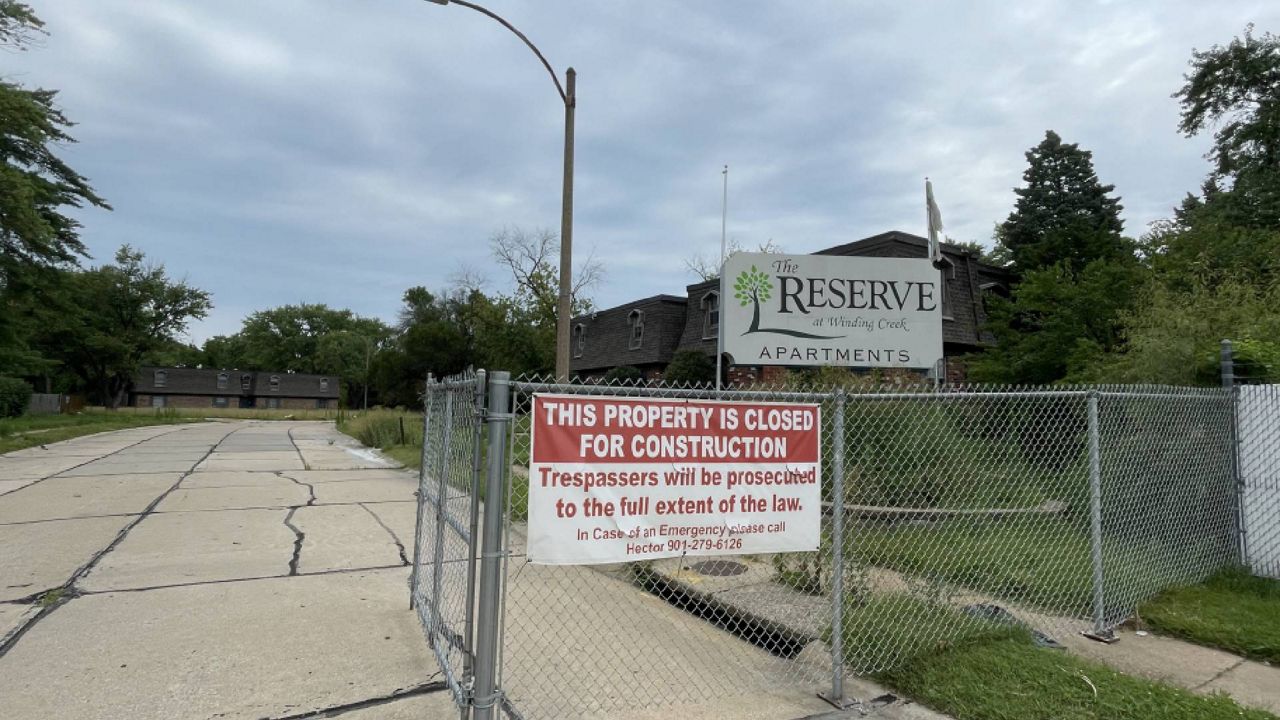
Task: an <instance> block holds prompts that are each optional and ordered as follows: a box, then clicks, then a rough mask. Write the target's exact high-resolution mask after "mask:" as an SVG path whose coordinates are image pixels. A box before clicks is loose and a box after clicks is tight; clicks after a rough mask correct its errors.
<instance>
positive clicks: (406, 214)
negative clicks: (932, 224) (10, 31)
mask: <svg viewBox="0 0 1280 720" xmlns="http://www.w3.org/2000/svg"><path fill="white" fill-rule="evenodd" d="M491 7H493V9H495V10H496V11H498V12H500V13H502V14H503V15H504V16H506V17H507V18H509V19H510V20H511V21H512V22H513V23H515V24H516V25H517V26H518V27H520V28H521V29H522V30H524V31H525V32H526V33H527V34H528V35H529V37H530V38H532V39H533V40H534V41H535V42H536V43H538V45H539V46H540V47H541V48H542V49H543V51H544V52H545V53H546V54H547V56H548V58H549V59H550V61H551V62H552V63H553V65H554V66H555V67H557V68H559V69H561V70H562V69H563V68H565V67H567V66H568V65H570V64H572V65H574V66H575V67H576V68H577V70H578V72H579V95H580V100H579V109H578V131H579V134H578V144H577V185H576V213H575V240H576V245H577V247H578V248H579V249H580V253H582V254H585V253H586V252H588V251H589V250H590V249H592V248H594V250H595V252H596V254H597V256H598V257H600V258H601V259H602V260H603V261H604V263H605V266H606V270H607V273H608V278H607V282H606V284H605V285H604V286H603V287H601V288H599V289H598V291H597V293H596V298H597V301H598V302H599V303H600V304H602V305H604V306H608V305H610V304H615V303H618V302H623V301H625V300H627V299H629V298H633V297H638V296H642V295H647V294H653V293H658V292H677V291H679V290H680V289H681V288H682V287H683V285H684V284H685V283H686V282H688V281H689V280H690V277H689V276H688V274H687V273H686V272H685V271H684V268H683V264H682V263H681V258H683V257H685V256H688V255H690V254H692V253H693V252H695V251H697V250H698V249H702V250H703V251H704V252H708V253H710V252H713V251H714V250H715V249H716V248H717V247H718V242H719V229H720V228H719V219H720V168H721V166H722V165H723V164H725V163H728V164H729V165H730V166H731V170H730V229H729V232H730V234H731V235H732V236H734V237H735V238H737V239H739V240H740V241H742V242H743V243H745V244H753V243H757V242H763V241H764V240H767V239H773V240H775V241H776V242H778V243H780V244H781V245H782V246H783V247H785V248H787V249H789V250H794V251H798V252H803V251H810V250H814V249H817V248H820V247H824V246H828V245H833V244H836V243H840V242H847V241H849V240H852V239H856V238H858V237H861V236H864V235H868V234H872V233H876V232H880V231H883V230H887V229H893V228H897V229H903V230H908V231H915V232H920V231H922V229H923V228H922V226H923V224H924V213H923V197H922V196H923V190H922V185H923V179H924V176H926V175H928V176H930V177H932V178H933V180H934V185H935V190H936V193H937V196H938V199H939V202H940V204H941V206H942V211H943V215H944V218H945V221H946V224H947V232H948V234H950V235H951V236H952V237H954V238H956V239H964V240H979V241H984V242H987V241H989V238H990V233H991V228H992V226H993V224H995V223H997V222H999V221H1001V220H1002V219H1004V217H1005V216H1006V215H1007V214H1008V213H1009V211H1010V208H1011V206H1012V202H1013V193H1012V192H1011V189H1012V188H1013V187H1014V186H1016V185H1018V184H1019V182H1020V178H1021V173H1022V170H1023V168H1024V164H1025V161H1024V159H1023V153H1024V152H1025V151H1026V149H1027V148H1029V147H1030V146H1032V145H1034V144H1035V143H1037V142H1038V141H1039V140H1040V138H1041V137H1042V135H1043V132H1044V131H1045V130H1046V129H1049V128H1053V129H1055V130H1057V131H1058V132H1059V133H1060V134H1062V136H1063V137H1064V138H1065V139H1066V140H1068V141H1070V142H1079V143H1080V144H1081V145H1082V146H1083V147H1085V148H1087V149H1090V150H1092V151H1093V152H1094V161H1095V164H1096V167H1097V169H1098V173H1099V175H1100V176H1101V178H1102V179H1103V181H1104V182H1109V183H1114V184H1115V185H1116V189H1117V193H1118V194H1119V195H1121V196H1122V198H1123V203H1124V205H1125V220H1126V227H1127V231H1128V232H1129V233H1130V234H1132V235H1137V234H1140V233H1141V232H1142V231H1143V230H1144V228H1145V227H1146V225H1147V223H1149V222H1151V221H1152V220H1155V219H1157V218H1160V217H1163V216H1165V215H1167V214H1168V212H1169V209H1170V208H1171V207H1172V206H1173V205H1174V204H1176V203H1177V202H1178V200H1179V199H1180V197H1181V196H1182V195H1183V194H1184V193H1185V192H1187V191H1188V190H1192V189H1194V188H1196V187H1197V186H1198V184H1199V182H1200V180H1201V179H1202V177H1203V176H1204V173H1205V172H1206V170H1207V164H1206V163H1205V161H1204V160H1203V158H1202V157H1201V156H1202V155H1203V153H1204V151H1205V150H1206V147H1207V143H1206V140H1205V139H1204V138H1196V139H1192V140H1188V139H1184V138H1182V137H1180V136H1179V135H1178V134H1177V133H1176V131H1175V126H1176V122H1177V112H1178V108H1177V103H1176V101H1174V100H1173V99H1171V98H1170V97H1169V95H1170V93H1171V92H1172V91H1173V90H1175V89H1176V88H1177V87H1178V85H1179V84H1180V78H1181V74H1182V73H1183V72H1184V71H1185V69H1186V62H1187V59H1188V58H1189V56H1190V52H1191V49H1192V47H1202V48H1203V47H1208V46H1209V45H1212V44H1214V43H1223V42H1226V41H1228V40H1229V39H1230V38H1231V37H1232V36H1233V35H1235V34H1238V33H1239V32H1240V31H1241V30H1242V28H1243V27H1244V25H1245V24H1246V23H1248V22H1255V23H1257V24H1258V26H1259V27H1260V28H1261V29H1273V30H1274V29H1276V26H1277V25H1278V24H1280V23H1277V22H1276V21H1277V20H1278V19H1280V12H1278V11H1277V10H1275V9H1273V8H1272V7H1271V5H1269V4H1264V3H1248V2H1242V3H1229V4H1223V3H1213V4H1203V3H1193V2H1189V1H1188V2H1166V3H1156V2H1145V3H1068V2H1047V1H1045V2H1027V3H1019V4H1017V5H1016V6H1014V5H1009V4H1007V3H997V2H983V3H965V4H963V6H961V4H942V3H924V2H918V3H892V4H890V3H870V2H866V3H862V2H859V3H851V2H809V3H768V4H766V3H730V2H717V3H710V2H708V3H689V2H674V1H662V0H654V1H652V2H646V3H643V4H634V3H627V4H623V3H586V2H567V1H565V2H540V3H533V2H515V1H505V0H492V3H491ZM37 10H38V11H39V12H40V13H41V15H42V17H44V19H45V20H46V21H48V24H49V29H50V31H51V32H52V36H51V37H50V38H49V39H48V41H47V42H46V43H45V46H44V47H43V48H39V49H35V50H32V51H31V52H27V53H21V54H16V55H10V56H7V58H6V60H7V61H8V64H7V66H6V68H5V70H4V72H5V75H6V76H8V77H12V78H15V79H18V80H20V81H22V82H25V83H28V84H33V85H41V86H45V87H52V88H58V89H60V90H61V95H60V102H61V104H62V106H63V107H64V109H65V110H66V112H67V113H68V114H69V115H70V116H71V117H72V118H73V119H75V120H76V121H77V122H79V123H80V125H79V127H77V128H76V129H75V135H76V136H77V138H78V139H79V140H80V143H79V144H77V145H75V146H72V147H69V148H67V149H66V151H65V153H64V154H65V155H66V157H67V158H68V160H69V161H70V162H71V163H72V164H73V166H74V167H76V168H77V169H79V170H80V171H81V172H83V173H85V174H86V175H88V176H89V177H90V178H91V179H92V180H93V182H94V184H95V186H96V187H97V189H98V190H99V191H100V192H101V193H102V194H103V195H104V196H105V197H107V198H108V199H109V200H110V201H111V202H112V203H113V204H114V205H115V207H116V210H115V212H112V213H105V212H100V211H86V212H85V213H83V214H82V216H81V217H82V218H83V220H84V223H85V239H86V241H87V242H88V244H89V247H90V249H91V251H92V252H93V254H94V256H95V258H97V259H99V260H102V259H106V258H109V257H110V255H111V253H112V251H113V250H114V248H115V247H116V246H118V245H119V244H121V243H124V242H129V243H132V244H134V245H137V246H139V247H141V248H143V249H144V250H145V251H146V252H147V253H148V254H149V255H150V256H152V257H153V258H155V259H157V260H159V261H162V262H164V263H166V264H167V266H168V267H169V268H170V270H171V271H172V272H174V273H175V274H178V275H183V274H185V275H187V276H188V277H189V279H190V280H191V281H192V282H193V283H195V284H197V285H199V286H201V287H204V288H206V289H209V290H211V291H212V292H213V293H214V299H215V303H216V305H217V308H216V309H215V311H214V314H213V315H212V316H211V317H210V318H209V319H208V320H207V321H205V322H203V323H201V324H200V325H199V326H198V327H196V328H194V329H193V333H192V334H193V337H194V338H195V339H197V340H200V339H203V338H205V337H207V336H209V335H212V334H216V333H224V332H229V331H233V330H234V329H236V327H237V326H238V325H239V321H240V318H241V317H242V316H243V315H244V314H245V313H247V312H249V311H251V310H254V309H259V308H264V307H271V306H274V305H279V304H284V303H292V302H303V301H308V302H326V303H329V304H331V305H336V306H344V307H350V308H352V309H353V310H355V311H357V312H360V313H364V314H370V315H379V316H382V317H384V318H391V317H393V316H394V312H395V309H396V307H397V305H398V304H399V299H400V294H401V293H402V292H403V290H404V289H405V288H407V287H409V286H411V285H416V284H423V285H427V286H429V287H436V288H439V287H442V286H444V285H445V284H446V283H447V282H448V277H449V275H450V274H451V273H453V272H454V271H455V270H457V268H458V267H459V266H463V265H465V266H469V267H473V268H480V269H482V270H485V271H486V272H487V274H488V275H489V277H490V280H491V286H492V287H496V288H502V287H503V286H504V284H505V282H506V278H505V277H503V276H502V274H501V272H500V271H499V270H497V269H496V268H493V267H492V266H491V265H490V263H489V258H488V253H487V246H486V241H487V238H488V236H489V235H490V234H491V233H492V232H493V231H495V230H497V229H498V228H500V227H502V226H504V225H511V224H515V225H523V226H528V227H536V226H543V227H552V228H557V227H558V223H559V202H560V152H561V146H560V143H561V138H562V132H563V130H562V119H563V108H562V106H561V105H560V103H559V100H558V98H557V97H556V95H555V90H554V88H553V87H552V85H551V81H550V78H548V77H547V76H546V73H545V71H544V70H543V69H542V68H541V67H539V66H538V65H537V63H536V62H535V60H534V58H533V57H532V56H531V55H529V54H528V51H527V50H526V49H525V48H524V47H523V46H522V45H520V44H519V42H518V41H517V40H516V39H515V38H513V37H511V36H509V35H508V34H507V33H506V32H505V31H504V30H503V29H502V28H500V27H498V26H497V25H496V24H494V23H493V22H492V21H490V20H488V19H487V18H484V17H481V16H480V15H477V14H475V13H473V12H470V11H468V10H466V9H464V8H460V7H443V8H442V7H438V6H435V5H431V4H428V3H425V2H421V1H419V0H398V1H396V2H379V3H347V2H340V1H339V0H327V1H319V0H314V1H311V2H303V1H301V0H283V1H275V2H271V3H261V2H250V1H249V0H236V1H230V2H220V3H197V2H171V3H167V4H165V3H140V2H128V1H127V0H94V1H92V2H90V0H62V1H61V2H58V3H39V2H37Z"/></svg>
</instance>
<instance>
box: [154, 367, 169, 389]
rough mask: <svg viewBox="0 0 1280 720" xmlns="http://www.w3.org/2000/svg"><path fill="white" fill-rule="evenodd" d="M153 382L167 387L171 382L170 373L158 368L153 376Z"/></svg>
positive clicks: (159, 386)
mask: <svg viewBox="0 0 1280 720" xmlns="http://www.w3.org/2000/svg"><path fill="white" fill-rule="evenodd" d="M152 382H153V384H154V385H155V386H156V387H158V388H162V387H165V386H166V385H168V384H169V373H167V372H165V371H164V370H157V371H156V372H155V375H154V376H153V377H152Z"/></svg>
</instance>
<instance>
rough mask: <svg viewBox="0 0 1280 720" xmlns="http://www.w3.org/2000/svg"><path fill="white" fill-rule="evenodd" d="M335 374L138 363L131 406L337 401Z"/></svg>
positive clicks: (325, 404) (319, 404)
mask: <svg viewBox="0 0 1280 720" xmlns="http://www.w3.org/2000/svg"><path fill="white" fill-rule="evenodd" d="M340 380H341V379H340V378H338V377H333V376H328V375H303V374H301V373H285V372H259V371H250V370H214V369H205V368H180V367H144V368H142V370H141V371H140V372H139V373H138V374H137V375H135V376H134V378H133V388H132V389H131V390H130V391H129V404H130V405H132V406H134V407H157V408H160V407H183V408H207V407H215V408H282V409H286V408H287V409H293V410H314V409H322V410H323V409H326V408H336V407H338V387H339V385H340Z"/></svg>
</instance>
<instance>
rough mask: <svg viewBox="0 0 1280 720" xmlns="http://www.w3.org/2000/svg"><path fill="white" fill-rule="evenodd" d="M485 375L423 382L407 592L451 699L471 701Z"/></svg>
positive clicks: (463, 375) (457, 701)
mask: <svg viewBox="0 0 1280 720" xmlns="http://www.w3.org/2000/svg"><path fill="white" fill-rule="evenodd" d="M483 388H484V382H483V377H481V376H477V375H475V374H473V373H465V374H462V375H458V376H455V377H452V378H448V379H446V380H444V381H440V382H436V381H429V382H428V383H427V388H426V391H425V393H424V395H423V407H424V410H423V426H424V437H423V444H422V468H421V470H420V472H419V474H418V518H417V531H416V533H415V537H414V562H413V569H412V571H411V574H410V578H409V584H410V597H411V600H412V604H413V606H414V608H415V610H416V611H417V613H418V619H419V620H420V622H421V624H422V628H423V632H424V633H425V635H426V638H427V642H428V644H429V645H430V647H431V650H432V652H433V653H434V654H435V656H436V660H437V661H438V663H439V665H440V670H441V672H442V674H443V675H444V678H445V680H446V682H447V683H448V684H449V689H450V691H451V692H452V694H453V697H454V701H455V702H456V703H457V704H458V705H460V706H464V705H466V704H467V703H468V702H469V701H470V682H471V677H472V674H473V668H472V665H471V663H472V659H473V658H472V644H471V643H472V638H473V637H474V634H473V627H472V625H473V621H474V605H473V603H472V598H474V597H475V577H476V575H475V572H476V551H475V548H476V543H475V538H476V536H477V521H478V517H479V515H478V511H479V492H478V485H477V483H476V477H477V473H478V472H479V470H480V468H481V460H482V454H481V452H480V451H481V444H480V441H481V435H482V428H483V423H482V422H481V421H482V413H481V410H482V409H483V395H482V391H483Z"/></svg>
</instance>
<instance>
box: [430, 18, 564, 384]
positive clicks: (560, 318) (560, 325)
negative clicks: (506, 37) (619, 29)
mask: <svg viewBox="0 0 1280 720" xmlns="http://www.w3.org/2000/svg"><path fill="white" fill-rule="evenodd" d="M428 1H429V2H433V3H435V4H437V5H448V4H449V3H450V2H452V3H453V4H454V5H461V6H462V7H465V8H470V9H472V10H475V11H476V12H478V13H480V14H481V15H486V16H488V17H490V18H492V19H493V20H496V21H497V22H498V23H499V24H501V25H502V26H503V27H505V28H506V29H508V30H510V31H511V32H512V33H513V34H514V35H515V36H516V37H518V38H520V40H521V41H523V42H524V44H525V45H528V46H529V49H530V50H532V51H533V54H534V55H537V56H538V60H539V61H540V62H541V63H542V66H543V67H545V68H546V69H547V72H548V73H549V74H550V75H551V81H552V82H554V83H555V84H556V91H557V92H559V93H560V99H561V100H562V101H563V102H564V188H563V193H562V195H561V198H560V295H559V302H558V306H557V308H556V380H557V381H559V382H568V380H569V323H570V322H572V320H573V317H572V315H571V313H572V312H573V111H574V109H575V108H576V107H577V105H578V95H577V90H576V85H577V82H576V80H577V77H578V73H577V72H576V71H575V70H574V69H573V68H569V69H568V70H566V71H565V74H564V77H565V84H564V85H563V86H561V85H560V78H559V76H557V75H556V71H555V70H552V69H551V63H549V62H547V59H546V58H545V57H543V56H542V51H541V50H539V49H538V48H537V46H535V45H534V44H533V43H532V42H531V41H530V40H529V38H527V37H525V34H524V33H522V32H520V31H519V30H517V29H516V27H515V26H514V25H512V24H511V23H509V22H507V21H506V20H505V19H503V18H502V16H500V15H498V14H497V13H495V12H493V11H492V10H490V9H488V8H485V7H482V6H480V5H477V4H475V3H473V2H467V0H428Z"/></svg>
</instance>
